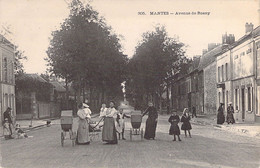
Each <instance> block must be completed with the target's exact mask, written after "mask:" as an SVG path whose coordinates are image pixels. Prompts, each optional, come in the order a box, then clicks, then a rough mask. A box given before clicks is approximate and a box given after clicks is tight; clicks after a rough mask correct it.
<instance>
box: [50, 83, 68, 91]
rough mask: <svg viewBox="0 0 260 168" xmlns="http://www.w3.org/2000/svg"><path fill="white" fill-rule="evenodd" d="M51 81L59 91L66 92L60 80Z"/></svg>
mask: <svg viewBox="0 0 260 168" xmlns="http://www.w3.org/2000/svg"><path fill="white" fill-rule="evenodd" d="M50 83H51V84H52V85H53V86H54V89H55V90H57V91H58V92H66V89H65V88H64V87H63V86H62V85H61V84H60V83H59V82H58V81H52V82H50Z"/></svg>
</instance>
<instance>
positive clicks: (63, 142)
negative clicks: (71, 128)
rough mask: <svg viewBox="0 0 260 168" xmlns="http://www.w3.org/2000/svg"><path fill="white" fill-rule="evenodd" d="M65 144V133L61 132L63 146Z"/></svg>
mask: <svg viewBox="0 0 260 168" xmlns="http://www.w3.org/2000/svg"><path fill="white" fill-rule="evenodd" d="M63 145H64V134H63V132H61V146H62V147H63Z"/></svg>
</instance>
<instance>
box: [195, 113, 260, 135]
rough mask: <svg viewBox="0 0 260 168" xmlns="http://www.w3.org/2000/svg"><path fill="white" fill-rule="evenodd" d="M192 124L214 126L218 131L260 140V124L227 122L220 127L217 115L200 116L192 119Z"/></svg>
mask: <svg viewBox="0 0 260 168" xmlns="http://www.w3.org/2000/svg"><path fill="white" fill-rule="evenodd" d="M191 122H192V123H193V124H198V125H212V126H213V127H214V128H216V129H221V130H225V131H229V132H233V133H236V134H240V135H244V136H249V137H255V138H259V139H260V123H243V122H236V123H234V124H227V123H226V122H225V123H224V124H223V125H219V124H217V118H216V115H199V116H198V117H197V118H192V119H191Z"/></svg>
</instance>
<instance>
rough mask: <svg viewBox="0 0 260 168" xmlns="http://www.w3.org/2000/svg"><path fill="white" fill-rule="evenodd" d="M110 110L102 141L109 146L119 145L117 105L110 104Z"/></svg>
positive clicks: (105, 119) (105, 118) (107, 111)
mask: <svg viewBox="0 0 260 168" xmlns="http://www.w3.org/2000/svg"><path fill="white" fill-rule="evenodd" d="M109 106H110V107H109V108H108V109H107V110H106V115H105V117H104V125H103V131H102V140H103V141H105V142H107V144H117V135H116V128H115V118H116V115H117V110H116V109H115V107H114V106H115V103H114V102H113V101H111V102H110V104H109Z"/></svg>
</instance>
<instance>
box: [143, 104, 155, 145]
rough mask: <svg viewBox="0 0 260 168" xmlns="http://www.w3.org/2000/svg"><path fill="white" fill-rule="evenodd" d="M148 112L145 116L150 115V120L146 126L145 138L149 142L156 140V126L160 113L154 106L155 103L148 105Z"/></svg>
mask: <svg viewBox="0 0 260 168" xmlns="http://www.w3.org/2000/svg"><path fill="white" fill-rule="evenodd" d="M148 106H149V107H148V108H147V110H146V111H145V112H144V114H143V116H144V115H145V114H147V113H148V118H147V120H146V125H145V133H144V138H145V139H147V140H149V139H151V138H152V139H153V140H154V138H155V131H156V126H157V120H158V113H157V110H156V108H155V107H154V106H153V103H152V102H150V103H149V104H148Z"/></svg>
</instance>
